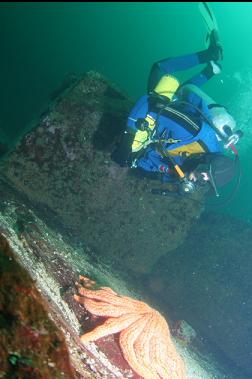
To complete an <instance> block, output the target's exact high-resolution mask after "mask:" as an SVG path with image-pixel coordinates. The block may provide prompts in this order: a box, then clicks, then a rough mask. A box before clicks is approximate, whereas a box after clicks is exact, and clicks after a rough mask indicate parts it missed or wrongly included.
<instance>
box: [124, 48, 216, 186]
mask: <svg viewBox="0 0 252 379" xmlns="http://www.w3.org/2000/svg"><path fill="white" fill-rule="evenodd" d="M208 61H209V56H208V55H207V54H206V51H203V52H200V53H195V54H190V55H186V56H182V57H178V58H168V59H165V60H162V61H160V62H157V63H155V64H154V65H153V67H152V70H151V73H150V78H149V83H148V95H144V96H142V97H141V98H140V99H139V100H138V101H137V103H136V105H135V106H134V108H133V109H132V110H131V112H130V114H129V117H128V120H127V132H128V133H129V134H131V135H132V136H133V137H132V140H131V142H132V145H131V155H132V156H133V157H134V167H138V168H141V169H143V170H145V171H149V172H161V173H163V174H164V177H165V178H164V179H165V181H169V180H172V178H173V174H172V167H170V165H169V163H168V162H167V159H166V157H165V155H166V154H165V152H166V153H168V154H169V156H172V158H173V160H174V161H175V163H176V164H178V165H179V166H181V165H182V167H183V163H184V162H185V161H186V160H188V158H192V157H194V156H199V155H200V154H201V155H205V154H207V153H221V152H222V145H221V144H220V142H219V139H218V136H217V135H216V132H215V130H214V129H213V128H212V127H211V125H210V123H208V122H207V121H208V120H211V106H218V105H216V104H215V105H214V104H211V105H209V104H207V102H206V101H205V100H204V98H202V97H201V96H200V95H199V94H197V93H196V92H194V91H190V90H188V88H189V87H190V86H192V85H193V86H197V87H200V86H202V85H203V84H204V83H205V82H207V81H208V80H209V79H210V78H211V77H212V76H213V75H214V72H213V67H212V65H211V64H208V65H207V66H206V67H205V68H204V69H203V71H201V72H200V73H199V74H197V75H196V76H194V77H193V78H191V79H190V80H188V81H187V82H184V83H183V84H182V85H181V84H180V83H179V81H178V80H177V78H176V77H175V76H173V73H174V72H175V71H181V70H185V69H189V68H191V67H193V66H195V65H198V64H202V63H207V62H208ZM189 85H190V86H189ZM162 152H163V154H162Z"/></svg>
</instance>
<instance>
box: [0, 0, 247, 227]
mask: <svg viewBox="0 0 252 379" xmlns="http://www.w3.org/2000/svg"><path fill="white" fill-rule="evenodd" d="M211 5H212V9H213V11H214V13H215V15H216V18H217V21H218V24H219V29H220V36H221V40H222V43H223V46H224V61H223V72H222V74H221V75H219V76H218V77H215V78H214V79H213V80H212V81H211V82H210V83H208V84H207V85H206V86H205V90H206V91H207V92H208V94H209V95H211V96H212V97H214V98H215V99H216V101H217V102H220V103H223V104H227V105H228V106H229V110H230V112H231V113H232V111H233V112H234V114H235V117H236V120H237V123H238V125H239V126H240V125H241V126H242V129H243V130H244V132H245V133H246V137H244V139H243V140H242V141H241V144H240V151H241V154H240V155H241V163H242V168H243V178H242V185H241V187H240V189H239V192H238V193H237V195H236V196H235V199H234V201H233V202H232V203H231V204H230V205H229V206H227V207H225V208H223V209H222V211H224V212H229V213H231V214H233V215H235V216H236V217H239V218H243V219H245V220H248V221H250V220H251V217H252V216H251V214H252V205H249V203H251V202H250V193H251V190H252V180H251V179H250V177H249V167H250V157H251V153H250V150H249V146H250V145H251V144H250V142H251V140H252V137H251V136H252V132H251V131H250V128H251V127H252V125H251V124H250V123H249V122H247V121H248V120H249V119H250V118H251V117H250V100H249V97H250V98H251V93H252V70H251V67H252V53H251V52H250V46H251V45H252V33H251V28H252V26H251V19H252V3H238V2H235V3H211ZM205 34H206V29H205V25H204V23H203V21H202V18H201V15H200V13H199V11H198V3H127V2H126V3H120V2H119V3H115V4H114V3H110V2H107V3H69V2H66V3H11V4H8V3H4V2H3V3H1V4H0V36H1V37H0V38H1V59H0V88H1V92H0V104H1V105H0V139H1V140H2V141H6V142H8V143H12V142H13V141H15V140H16V139H17V138H18V137H19V136H20V135H21V133H22V131H23V130H24V129H25V128H26V127H27V125H28V124H29V123H30V122H31V120H32V119H33V117H35V116H36V115H37V114H38V113H39V112H41V111H42V110H43V108H45V107H46V104H47V102H48V100H49V98H50V95H51V93H52V92H53V91H54V90H55V88H56V87H57V86H58V85H59V84H60V82H61V81H62V80H63V78H64V76H65V75H66V74H67V73H72V72H76V73H82V72H85V71H87V70H90V69H96V70H98V71H100V72H102V73H103V74H105V75H106V76H107V77H108V78H109V79H111V80H112V81H114V82H116V83H117V84H118V85H119V86H120V87H121V88H122V89H123V90H124V91H125V92H127V93H128V94H129V95H130V96H131V97H132V98H133V99H137V98H138V97H139V96H140V95H142V94H143V93H144V92H145V88H146V82H147V77H148V73H149V70H150V67H151V65H152V63H153V62H155V61H157V60H160V59H162V58H166V57H168V56H176V55H180V54H185V53H190V52H194V51H197V50H201V49H203V48H204V47H205V44H204V38H205ZM250 88H251V90H250ZM246 105H247V106H246ZM241 108H242V109H241ZM241 199H242V200H241Z"/></svg>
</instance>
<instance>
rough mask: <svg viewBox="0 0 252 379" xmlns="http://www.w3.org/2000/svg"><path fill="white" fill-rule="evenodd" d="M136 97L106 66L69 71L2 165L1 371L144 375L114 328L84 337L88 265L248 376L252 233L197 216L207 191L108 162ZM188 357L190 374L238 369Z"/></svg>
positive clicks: (209, 377) (207, 376) (210, 376)
mask: <svg viewBox="0 0 252 379" xmlns="http://www.w3.org/2000/svg"><path fill="white" fill-rule="evenodd" d="M131 106H132V102H131V101H130V100H129V99H128V97H127V96H126V95H125V94H123V93H122V92H121V91H120V90H119V89H118V88H117V87H116V86H115V85H114V84H111V83H110V82H109V81H107V80H106V79H105V78H103V77H102V76H101V75H100V74H98V73H95V72H89V73H87V74H85V75H83V76H81V77H79V78H76V79H75V78H74V80H71V81H70V82H69V83H68V84H67V85H64V86H62V89H61V91H57V92H55V94H54V96H53V99H52V103H51V104H50V106H49V107H48V109H47V110H46V111H45V112H44V113H43V114H42V115H40V117H38V120H37V121H36V122H34V125H33V126H32V128H31V129H29V131H27V132H26V133H25V134H24V135H23V137H22V138H21V139H20V141H19V142H18V144H17V146H16V147H15V148H14V149H13V150H12V151H10V152H9V153H8V154H5V155H4V158H3V159H2V160H1V163H0V174H1V179H0V197H1V203H0V244H1V245H0V250H1V254H0V257H1V270H0V281H1V290H0V367H1V369H2V371H0V377H1V375H2V377H3V378H6V379H7V378H8V376H6V375H9V377H10V378H11V379H12V377H13V378H15V377H18V378H22V379H23V378H25V377H27V376H25V375H26V372H27V371H28V372H29V375H30V377H29V378H33V377H34V378H35V379H36V378H43V379H44V378H47V377H48V378H55V379H57V378H58V377H59V378H61V377H62V378H63V377H64V378H68V377H69V378H94V377H95V378H110V379H112V378H122V377H124V378H127V377H131V378H137V376H136V375H135V374H134V373H133V372H132V370H131V369H130V367H129V366H128V365H127V363H126V362H125V360H124V359H123V357H122V354H121V352H120V349H119V348H118V344H117V341H116V338H115V339H114V337H113V336H110V337H109V338H108V339H105V340H101V341H98V342H97V343H96V344H91V345H90V347H88V348H86V347H84V346H83V345H81V344H80V341H79V335H80V333H81V331H82V325H85V326H86V327H87V326H88V324H89V322H90V320H89V315H88V314H87V313H85V312H83V309H82V308H81V306H80V305H79V304H78V303H76V302H75V301H74V298H73V295H74V293H76V286H75V283H76V281H77V280H78V275H79V274H84V275H89V276H90V277H91V278H93V279H95V280H97V281H98V282H99V283H100V284H101V285H108V286H110V287H112V288H114V289H115V290H117V291H118V292H120V293H124V294H126V295H129V292H130V290H131V291H132V293H133V294H134V290H136V291H137V292H138V291H139V292H141V293H142V298H145V300H147V302H148V303H149V304H152V305H153V306H156V307H157V309H159V310H161V311H162V312H163V313H164V314H165V315H168V317H169V321H170V322H171V324H172V322H173V321H174V322H175V321H176V320H185V322H184V324H185V323H186V322H188V323H189V324H190V325H191V326H192V328H193V330H195V335H196V334H197V336H196V337H195V338H194V340H193V342H192V343H193V344H194V346H195V348H197V347H199V348H200V349H201V348H202V346H203V345H204V341H207V342H209V344H210V345H211V347H213V350H215V351H218V354H217V355H218V356H219V358H220V361H222V362H223V361H226V362H228V364H232V367H234V370H236V369H237V370H238V369H239V368H240V373H242V372H244V373H245V375H251V374H252V369H251V367H250V360H249V351H250V350H251V346H252V342H251V341H250V338H249V337H248V336H249V333H248V331H249V330H250V329H251V328H250V323H249V318H248V317H247V315H248V314H249V312H250V310H251V302H250V300H249V296H248V293H249V290H250V287H249V280H248V275H249V269H248V268H247V267H249V262H250V257H249V251H251V229H250V228H249V227H248V226H245V225H240V224H239V223H238V222H236V221H235V220H231V219H229V218H222V216H206V215H202V214H203V211H204V205H203V204H204V195H203V194H202V193H197V194H194V195H193V196H189V197H180V196H176V195H174V196H172V195H171V196H165V197H163V196H158V195H157V196H155V195H153V194H152V193H151V189H152V188H157V187H158V188H161V187H162V186H163V185H161V184H160V183H159V182H157V181H154V180H151V179H147V178H143V177H141V176H139V175H138V174H137V172H135V171H134V170H129V169H128V168H123V167H120V166H119V165H118V164H117V163H115V162H114V161H113V159H112V158H111V156H112V153H113V152H114V151H115V149H116V147H117V145H118V143H119V140H120V137H121V134H122V131H123V130H124V128H125V123H126V118H127V115H128V112H129V110H130V108H131ZM218 226H219V227H218ZM220 226H222V227H220ZM237 228H238V230H239V236H240V238H235V237H236V236H237V234H236V233H235V231H236V230H237ZM238 251H239V255H237V252H238ZM247 263H248V265H247ZM23 269H24V270H25V271H23ZM125 283H126V285H125ZM245 294H246V296H245ZM24 299H25V300H24ZM223 304H225V306H223ZM237 307H238V311H236V310H237ZM35 310H36V311H35ZM241 310H244V312H242V311H241ZM166 317H167V316H166ZM91 321H92V320H91ZM189 324H188V325H189ZM174 325H175V324H174ZM22 333H23V334H22ZM22 336H27V337H25V338H27V344H28V345H27V346H29V347H31V348H32V352H31V351H29V352H28V351H27V347H26V346H24V345H22ZM244 340H246V343H244ZM41 344H42V345H43V348H41V349H40V351H41V356H40V357H38V356H37V355H38V354H37V351H38V350H37V349H39V347H40V346H41ZM3 346H4V348H3ZM97 347H98V348H99V349H100V351H98V349H97ZM101 351H102V352H103V353H106V356H105V355H104V354H103V353H101ZM187 352H188V350H187ZM183 354H186V352H185V351H183V352H182V355H183ZM191 361H192V357H191V356H190V357H189V358H188V359H187V362H189V364H187V367H188V368H189V374H188V378H189V379H191V378H194V379H198V378H201V379H202V377H204V379H214V378H217V379H224V378H227V377H228V378H229V379H231V377H232V376H231V375H229V376H226V375H225V374H221V373H217V371H214V372H213V371H212V372H211V369H209V366H206V367H208V368H206V369H205V370H203V371H201V370H198V371H197V370H196V371H197V372H196V371H195V369H193V368H192V367H191V366H190V362H191ZM201 361H203V358H201ZM2 367H3V368H2ZM190 367H191V369H190ZM194 367H195V366H194ZM238 371H239V370H238ZM62 373H64V375H63V374H62ZM11 375H12V376H11ZM15 375H16V376H15ZM32 375H33V376H32ZM36 375H37V376H36ZM39 375H40V376H39ZM41 375H42V376H41ZM57 375H58V376H57ZM245 377H246V376H245ZM235 378H236V379H237V378H239V379H240V378H242V375H241V376H240V377H239V376H238V374H237V375H235Z"/></svg>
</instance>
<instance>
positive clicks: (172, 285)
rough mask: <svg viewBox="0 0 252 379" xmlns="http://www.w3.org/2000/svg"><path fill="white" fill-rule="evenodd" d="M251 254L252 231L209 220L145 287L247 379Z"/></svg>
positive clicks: (251, 369)
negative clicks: (184, 320) (186, 322)
mask: <svg viewBox="0 0 252 379" xmlns="http://www.w3.org/2000/svg"><path fill="white" fill-rule="evenodd" d="M251 251H252V228H251V226H249V225H248V224H246V223H244V222H241V221H239V220H235V219H232V218H230V217H228V216H224V215H218V214H216V215H215V214H208V215H204V216H203V217H202V218H201V222H199V223H197V225H195V226H194V227H193V228H192V229H191V232H190V236H189V237H188V238H187V239H186V240H185V242H184V243H183V244H182V245H181V246H180V247H179V248H177V249H176V250H175V251H173V252H172V254H171V253H168V254H167V255H166V257H163V258H161V259H160V260H159V262H158V263H157V265H156V266H155V269H154V270H153V273H152V275H151V278H150V280H149V281H148V284H146V286H149V291H150V292H151V293H152V294H153V295H155V298H156V299H159V300H158V301H160V304H162V306H163V307H165V306H166V307H167V313H168V311H169V314H170V315H171V314H172V313H173V312H172V309H173V310H174V317H175V318H177V319H180V318H185V319H186V320H187V321H188V322H189V323H190V324H191V325H192V326H193V328H194V329H195V330H197V331H198V332H199V333H200V334H201V336H202V337H203V341H205V342H208V343H209V344H210V346H211V348H213V350H214V351H215V354H216V356H218V357H219V358H220V359H221V360H222V362H224V363H225V364H226V365H227V367H228V368H229V369H230V371H232V372H233V374H234V375H235V372H236V374H237V377H239V376H240V375H242V374H244V377H245V378H250V377H252V364H251V357H250V352H251V350H252V335H251V332H250V331H251V328H252V323H251V314H252V300H251V292H252V282H251V268H252V256H251ZM150 296H151V295H150ZM165 304H166V305H165Z"/></svg>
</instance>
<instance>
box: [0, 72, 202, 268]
mask: <svg viewBox="0 0 252 379" xmlns="http://www.w3.org/2000/svg"><path fill="white" fill-rule="evenodd" d="M131 106H132V103H131V102H130V101H129V100H128V98H127V97H126V96H125V95H124V94H123V93H121V91H119V90H118V89H117V88H116V87H115V86H114V85H113V84H110V83H109V82H108V81H107V80H105V79H104V78H103V77H102V76H101V75H99V74H97V73H95V72H89V73H88V74H86V75H84V76H82V77H81V78H79V79H78V80H77V81H75V82H74V84H72V85H71V86H70V87H69V88H68V89H67V90H65V92H63V93H62V94H61V95H60V96H58V97H57V98H56V101H55V102H54V104H53V105H51V108H50V109H48V111H47V112H44V113H43V115H42V116H41V117H40V119H39V120H38V122H37V124H36V125H34V127H33V129H32V130H30V131H29V132H28V133H27V134H26V135H24V136H23V138H22V139H21V140H20V142H19V144H18V145H17V146H16V148H15V149H14V151H12V152H11V153H10V154H9V155H8V157H7V158H6V159H5V161H4V162H3V164H2V167H1V170H0V172H1V175H2V176H3V177H4V178H5V180H7V181H8V182H9V183H10V184H11V185H12V186H15V188H16V189H18V190H19V191H21V192H22V193H23V194H25V195H26V196H27V197H28V198H29V200H30V201H31V202H32V203H33V204H34V205H35V206H36V208H37V209H40V211H41V212H42V213H43V217H45V218H46V217H47V219H48V221H49V222H51V223H52V224H53V223H54V227H55V225H56V224H58V225H59V224H61V225H62V226H64V227H65V228H67V229H68V231H69V232H71V233H72V235H73V236H75V238H76V239H77V240H79V241H83V242H84V243H85V244H86V246H87V247H88V248H89V249H91V250H92V251H94V253H95V255H96V256H99V258H100V259H101V260H102V261H103V262H105V263H107V264H109V265H110V266H114V267H118V265H120V266H121V267H126V268H128V269H129V270H133V271H135V272H148V271H149V270H150V269H151V267H152V265H153V264H154V263H155V261H156V260H157V259H158V258H159V257H160V256H162V255H163V254H165V253H166V252H167V251H170V250H173V249H174V248H176V247H177V246H178V245H180V244H181V243H182V241H183V239H184V238H185V237H186V235H187V232H188V230H190V228H191V224H192V222H193V221H194V219H195V218H197V217H198V216H199V214H200V213H201V212H202V209H203V206H202V202H201V201H200V200H201V196H199V195H198V194H196V197H195V198H193V199H190V198H189V199H188V198H187V199H183V198H182V197H180V196H167V197H162V196H158V195H156V196H155V195H153V194H152V193H150V191H151V189H152V188H153V187H155V188H157V187H161V183H159V182H156V181H151V180H149V179H148V180H147V179H143V178H142V177H138V176H137V175H135V174H134V170H129V169H128V168H122V167H120V166H119V165H118V164H116V163H115V162H114V161H113V160H112V159H111V153H112V152H113V151H114V150H115V148H116V146H117V144H118V141H119V140H120V137H121V134H122V132H123V130H124V129H125V125H126V119H127V115H128V112H129V110H130V108H131ZM198 200H199V201H198Z"/></svg>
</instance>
